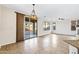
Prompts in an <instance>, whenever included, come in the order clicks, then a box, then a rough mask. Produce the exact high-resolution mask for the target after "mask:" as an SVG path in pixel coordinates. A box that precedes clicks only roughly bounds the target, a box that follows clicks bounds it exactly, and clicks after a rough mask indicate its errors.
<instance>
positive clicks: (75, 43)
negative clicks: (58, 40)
mask: <svg viewBox="0 0 79 59" xmlns="http://www.w3.org/2000/svg"><path fill="white" fill-rule="evenodd" d="M64 41H65V42H66V43H68V44H70V45H72V46H74V47H76V48H77V49H79V40H64Z"/></svg>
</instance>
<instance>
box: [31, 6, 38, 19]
mask: <svg viewBox="0 0 79 59" xmlns="http://www.w3.org/2000/svg"><path fill="white" fill-rule="evenodd" d="M32 5H33V10H32V13H31V16H30V18H31V19H32V20H37V16H36V13H35V9H34V7H35V4H32Z"/></svg>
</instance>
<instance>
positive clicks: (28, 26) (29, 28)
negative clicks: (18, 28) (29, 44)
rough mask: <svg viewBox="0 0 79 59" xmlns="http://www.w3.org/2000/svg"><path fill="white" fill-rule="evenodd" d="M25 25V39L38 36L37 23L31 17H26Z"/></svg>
mask: <svg viewBox="0 0 79 59" xmlns="http://www.w3.org/2000/svg"><path fill="white" fill-rule="evenodd" d="M24 22H25V25H24V27H25V28H24V29H25V31H24V38H25V39H30V38H34V37H36V36H37V21H36V20H31V19H29V17H25V21H24Z"/></svg>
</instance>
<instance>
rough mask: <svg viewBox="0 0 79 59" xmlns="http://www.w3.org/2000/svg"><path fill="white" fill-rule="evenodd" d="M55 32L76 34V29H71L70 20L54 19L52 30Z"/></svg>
mask: <svg viewBox="0 0 79 59" xmlns="http://www.w3.org/2000/svg"><path fill="white" fill-rule="evenodd" d="M52 32H53V33H57V34H65V35H76V31H71V20H66V19H65V20H62V21H56V30H54V31H52Z"/></svg>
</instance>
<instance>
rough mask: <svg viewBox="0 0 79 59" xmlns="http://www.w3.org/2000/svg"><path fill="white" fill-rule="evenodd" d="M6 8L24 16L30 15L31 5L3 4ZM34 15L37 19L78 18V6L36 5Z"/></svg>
mask: <svg viewBox="0 0 79 59" xmlns="http://www.w3.org/2000/svg"><path fill="white" fill-rule="evenodd" d="M3 6H6V7H8V8H11V9H14V10H16V11H19V12H23V13H25V14H31V12H32V5H31V4H4V5H3ZM35 10H36V14H37V15H38V16H39V17H44V16H46V17H79V4H36V6H35Z"/></svg>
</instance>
